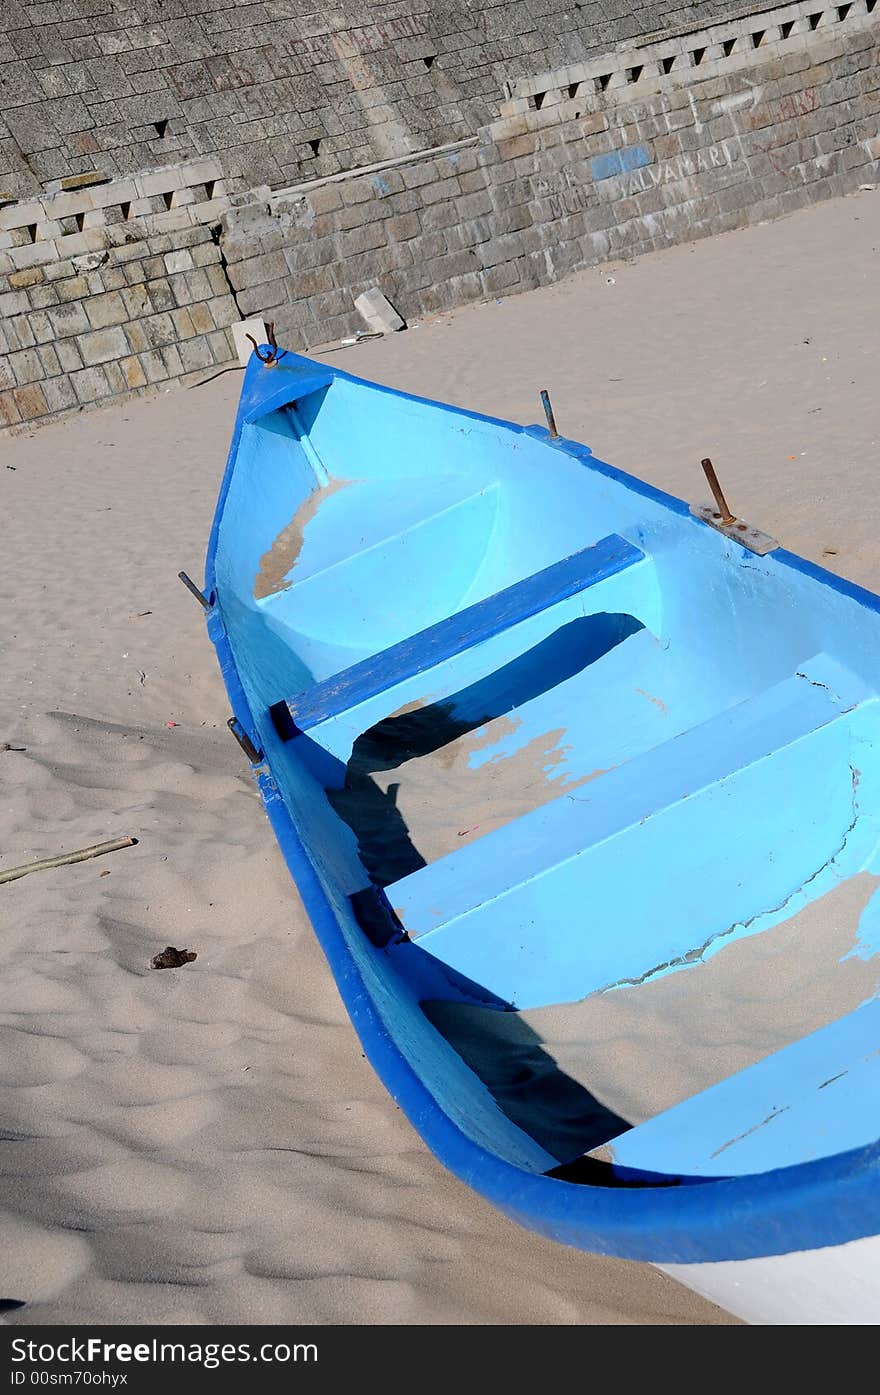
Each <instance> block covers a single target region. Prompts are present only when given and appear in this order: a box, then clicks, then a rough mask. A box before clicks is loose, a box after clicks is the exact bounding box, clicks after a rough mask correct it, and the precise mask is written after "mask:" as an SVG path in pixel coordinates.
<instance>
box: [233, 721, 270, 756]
mask: <svg viewBox="0 0 880 1395" xmlns="http://www.w3.org/2000/svg"><path fill="white" fill-rule="evenodd" d="M226 725H227V726H228V728H229V730H230V731H231V732H232V735H233V736H234V737H235V739H236V741H237V742H238V744H239V746H240V747H241V749H242V750H243V751H244V753H245V755H246V756H247V758H248V760H249V761H250V763H251V765H259V764H260V761H261V760H262V759H263V752H262V751H258V750H257V748H256V746H255V745H254V743H253V741H251V739H250V737H249V736H248V734H247V732H246V731H245V729H244V727H243V726H242V724H241V722H240V721H239V720H238V718H237V717H230V718H229V721H228V722H227V723H226Z"/></svg>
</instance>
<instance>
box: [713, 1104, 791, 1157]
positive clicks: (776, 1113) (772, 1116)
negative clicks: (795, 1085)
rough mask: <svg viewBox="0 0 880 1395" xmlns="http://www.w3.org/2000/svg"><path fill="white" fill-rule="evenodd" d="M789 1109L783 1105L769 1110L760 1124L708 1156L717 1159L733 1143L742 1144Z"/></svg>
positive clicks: (730, 1139) (754, 1125) (739, 1134)
mask: <svg viewBox="0 0 880 1395" xmlns="http://www.w3.org/2000/svg"><path fill="white" fill-rule="evenodd" d="M790 1108H791V1105H790V1104H784V1105H783V1106H782V1108H781V1109H771V1111H770V1113H769V1114H768V1115H767V1118H766V1119H762V1120H761V1122H760V1124H753V1125H752V1127H751V1128H750V1129H746V1131H745V1133H738V1134H737V1135H736V1138H729V1139H728V1140H727V1142H726V1143H722V1145H721V1147H720V1148H716V1149H715V1152H714V1153H710V1154H709V1156H710V1157H711V1158H717V1157H718V1156H719V1155H720V1154H721V1153H723V1152H724V1151H725V1149H727V1148H732V1147H733V1145H734V1143H742V1141H743V1139H744V1138H749V1137H750V1135H751V1134H753V1133H757V1132H758V1129H762V1128H763V1127H764V1125H765V1124H770V1123H772V1122H773V1120H774V1119H778V1118H779V1116H780V1114H784V1113H785V1112H786V1110H788V1109H790Z"/></svg>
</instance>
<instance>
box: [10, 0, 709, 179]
mask: <svg viewBox="0 0 880 1395" xmlns="http://www.w3.org/2000/svg"><path fill="white" fill-rule="evenodd" d="M735 3H736V0H653V3H650V2H649V0H577V2H576V3H571V0H423V2H422V3H419V2H418V0H370V3H362V0H338V3H337V4H335V5H334V6H333V7H332V9H328V7H327V6H322V5H320V4H317V3H315V0H272V3H267V2H266V0H138V2H137V4H136V5H133V4H132V3H131V2H130V0H3V3H2V5H0V190H2V191H4V192H7V193H13V194H19V195H22V194H27V193H31V192H35V191H37V190H39V189H40V188H42V187H45V185H46V182H47V181H48V180H51V179H56V178H64V177H67V176H69V175H72V174H80V173H84V172H86V171H88V170H90V169H94V168H97V169H100V170H101V171H103V172H104V173H105V174H110V175H114V174H115V175H124V174H130V173H132V172H136V171H139V170H142V169H149V168H150V167H151V166H154V165H155V166H164V165H169V164H172V163H174V162H179V161H183V160H187V159H192V158H194V157H196V156H205V155H218V156H219V157H220V159H221V162H222V164H223V169H224V172H225V174H226V175H227V177H228V178H229V179H230V180H232V181H233V182H234V184H235V187H236V188H238V189H244V188H249V187H252V186H255V185H259V184H270V185H284V184H290V183H292V182H294V181H295V180H299V179H303V178H306V177H314V176H320V175H327V174H331V173H334V172H335V171H338V170H342V169H351V168H354V167H356V166H358V165H363V164H367V163H370V162H372V161H375V160H380V159H386V158H389V157H393V156H396V155H400V154H404V153H406V152H410V151H415V150H420V149H425V148H427V147H430V146H434V145H439V144H441V143H443V142H445V141H450V140H458V139H461V138H463V137H465V136H468V135H473V134H475V133H476V131H477V129H478V127H479V126H480V125H483V124H485V123H486V122H487V121H490V120H492V119H493V118H494V116H495V115H496V114H497V110H496V109H497V100H498V94H499V93H500V92H501V90H502V86H503V84H504V82H505V81H506V80H508V79H510V78H514V77H520V76H528V75H529V74H532V73H534V72H538V71H541V70H542V69H544V68H547V67H552V66H557V65H559V64H561V63H568V62H575V61H577V60H579V59H582V58H584V57H585V56H587V55H588V54H589V53H592V52H597V51H601V50H603V49H607V48H609V47H611V46H612V45H613V44H615V43H617V42H619V41H622V40H623V41H629V40H632V39H633V38H634V37H636V36H637V35H640V34H644V33H645V32H647V31H648V30H654V29H668V28H669V27H670V26H675V25H681V24H691V25H692V24H694V23H700V22H701V20H700V16H701V15H710V16H715V15H718V14H719V13H726V12H727V11H728V10H729V9H730V8H732V5H733V4H735Z"/></svg>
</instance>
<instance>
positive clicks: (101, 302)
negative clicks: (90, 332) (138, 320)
mask: <svg viewBox="0 0 880 1395" xmlns="http://www.w3.org/2000/svg"><path fill="white" fill-rule="evenodd" d="M64 284H65V285H66V284H69V283H67V282H65V283H64ZM85 308H86V314H87V315H88V317H89V323H90V324H91V326H92V328H93V329H106V328H107V326H108V325H121V324H123V323H124V322H125V321H126V320H127V319H128V310H127V309H126V305H125V301H124V300H123V298H122V295H121V294H120V292H119V291H108V292H107V294H106V295H92V296H90V297H89V299H88V300H87V301H86V303H85Z"/></svg>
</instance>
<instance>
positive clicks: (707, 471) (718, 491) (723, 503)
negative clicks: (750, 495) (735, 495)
mask: <svg viewBox="0 0 880 1395" xmlns="http://www.w3.org/2000/svg"><path fill="white" fill-rule="evenodd" d="M700 464H701V465H702V467H703V474H704V475H705V476H706V479H707V480H708V481H709V488H710V489H711V491H712V498H713V499H714V500H715V503H716V504H717V505H718V511H719V513H720V515H721V522H722V523H723V525H724V527H725V528H728V527H730V524H731V523H735V522H736V514H735V513H731V512H730V505H729V504H728V502H727V500H726V499H725V497H724V490H723V489H722V488H721V485H720V484H719V482H718V476H717V475H716V473H715V466H714V465H713V464H712V461H711V460H710V459H709V457H708V455H707V456H706V458H705V460H701V461H700Z"/></svg>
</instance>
